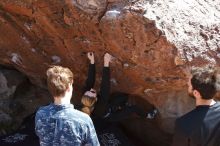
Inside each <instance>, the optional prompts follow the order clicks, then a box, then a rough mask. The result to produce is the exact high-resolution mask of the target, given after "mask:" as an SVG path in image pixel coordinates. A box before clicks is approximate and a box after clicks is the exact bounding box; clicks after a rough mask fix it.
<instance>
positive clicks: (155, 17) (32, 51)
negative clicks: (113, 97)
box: [0, 0, 220, 131]
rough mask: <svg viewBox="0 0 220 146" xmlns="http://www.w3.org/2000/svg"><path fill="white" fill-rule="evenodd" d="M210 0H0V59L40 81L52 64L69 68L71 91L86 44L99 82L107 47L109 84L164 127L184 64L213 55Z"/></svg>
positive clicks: (219, 16)
mask: <svg viewBox="0 0 220 146" xmlns="http://www.w3.org/2000/svg"><path fill="white" fill-rule="evenodd" d="M219 26H220V2H219V1H217V0H207V1H203V0H194V1H191V0H184V1H183V0H156V1H155V0H56V1H54V0H47V1H45V0H22V1H20V0H13V1H12V0H1V1H0V64H2V65H5V66H12V67H15V68H16V69H18V70H19V71H21V72H23V73H25V74H26V75H27V76H28V77H29V78H30V79H31V81H32V82H33V83H35V84H37V85H41V86H44V85H45V80H44V79H45V71H46V69H47V67H48V66H50V65H53V64H56V65H63V66H68V67H70V68H71V69H72V71H73V72H74V73H75V86H74V88H75V97H78V98H79V97H80V94H79V91H80V90H81V88H82V86H83V84H82V83H83V82H84V81H85V77H86V71H87V63H88V62H87V59H86V55H85V54H86V52H87V51H94V52H95V54H96V61H97V64H98V78H97V85H96V86H97V87H98V85H99V83H100V75H101V67H102V62H103V58H102V57H103V54H104V53H105V52H109V53H111V54H112V55H113V56H114V57H115V59H114V62H113V63H112V79H111V81H112V91H117V90H120V91H124V92H128V93H132V94H137V95H139V96H141V97H143V98H144V99H145V100H147V101H149V102H151V103H152V104H154V105H155V106H156V107H158V108H159V111H160V117H161V120H160V121H161V122H160V123H161V126H162V128H164V129H165V130H167V131H170V130H171V129H172V127H173V124H171V123H173V121H174V120H175V118H176V117H178V116H180V115H182V114H183V113H185V112H187V111H189V110H190V109H191V108H192V107H193V101H192V100H191V99H190V98H188V96H187V93H186V89H187V87H186V80H187V78H186V75H185V74H184V71H185V69H186V68H187V66H191V65H203V64H207V63H212V64H215V65H217V66H219V62H220V61H219V60H220V27H219Z"/></svg>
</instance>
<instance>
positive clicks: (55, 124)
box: [35, 103, 100, 146]
mask: <svg viewBox="0 0 220 146" xmlns="http://www.w3.org/2000/svg"><path fill="white" fill-rule="evenodd" d="M35 132H36V134H37V136H38V137H39V138H40V145H41V146H99V145H100V144H99V141H98V138H97V135H96V131H95V129H94V125H93V122H92V120H91V118H90V117H89V116H88V115H87V114H84V113H82V112H80V111H78V110H75V109H74V107H73V105H72V104H66V105H55V104H53V103H51V104H50V105H48V106H44V107H41V108H40V109H39V110H38V111H37V113H36V117H35Z"/></svg>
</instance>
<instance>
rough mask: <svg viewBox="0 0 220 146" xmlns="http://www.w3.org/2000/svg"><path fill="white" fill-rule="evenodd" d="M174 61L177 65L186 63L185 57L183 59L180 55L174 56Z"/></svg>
mask: <svg viewBox="0 0 220 146" xmlns="http://www.w3.org/2000/svg"><path fill="white" fill-rule="evenodd" d="M174 63H175V65H176V66H179V65H184V64H185V61H184V60H183V59H181V58H180V57H179V56H176V57H175V58H174Z"/></svg>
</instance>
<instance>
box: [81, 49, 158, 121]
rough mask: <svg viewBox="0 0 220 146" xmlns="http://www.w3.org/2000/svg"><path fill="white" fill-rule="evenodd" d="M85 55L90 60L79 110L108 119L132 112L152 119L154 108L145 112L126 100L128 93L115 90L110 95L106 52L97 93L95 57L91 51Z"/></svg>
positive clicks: (124, 115)
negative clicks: (95, 87) (95, 85)
mask: <svg viewBox="0 0 220 146" xmlns="http://www.w3.org/2000/svg"><path fill="white" fill-rule="evenodd" d="M87 57H88V59H89V61H90V64H89V70H88V77H87V80H86V85H85V89H84V91H83V96H82V99H81V103H82V108H81V110H82V111H83V112H85V113H87V114H88V115H90V116H91V117H92V119H94V118H100V117H101V118H102V119H106V120H109V121H119V120H122V119H125V118H128V117H129V116H130V115H131V114H132V113H136V114H137V115H138V116H140V117H143V118H146V119H153V118H155V116H156V114H157V113H158V111H157V109H156V108H153V110H152V111H150V112H145V111H144V110H142V109H141V108H139V107H138V106H136V105H131V104H129V102H128V97H129V94H126V93H121V92H115V93H113V94H111V95H110V87H111V85H110V67H109V66H110V62H111V61H112V58H113V57H112V56H111V55H110V54H108V53H106V54H105V55H104V67H103V72H102V81H101V87H100V92H99V94H97V92H96V90H95V89H94V84H95V74H96V70H95V57H94V53H93V52H89V53H88V54H87Z"/></svg>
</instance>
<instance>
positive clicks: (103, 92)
mask: <svg viewBox="0 0 220 146" xmlns="http://www.w3.org/2000/svg"><path fill="white" fill-rule="evenodd" d="M95 74H96V69H95V64H89V69H88V76H87V79H86V85H85V89H84V92H85V91H89V90H90V89H91V88H93V87H94V84H95ZM109 95H110V68H109V67H103V72H102V81H101V86H100V92H99V93H98V96H97V98H98V101H97V103H96V105H95V109H94V111H93V113H92V116H93V117H102V116H103V115H104V113H105V111H106V107H107V103H108V100H109Z"/></svg>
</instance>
